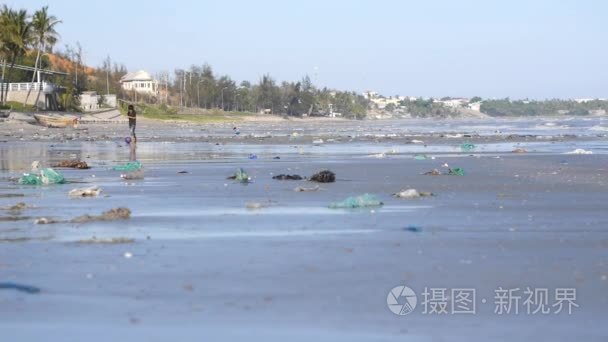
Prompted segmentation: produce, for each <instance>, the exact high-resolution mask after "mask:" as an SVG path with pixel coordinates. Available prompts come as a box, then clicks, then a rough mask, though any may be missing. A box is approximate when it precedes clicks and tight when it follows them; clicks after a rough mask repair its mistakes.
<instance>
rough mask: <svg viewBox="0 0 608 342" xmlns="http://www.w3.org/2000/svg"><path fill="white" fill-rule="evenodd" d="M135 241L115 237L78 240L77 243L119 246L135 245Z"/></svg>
mask: <svg viewBox="0 0 608 342" xmlns="http://www.w3.org/2000/svg"><path fill="white" fill-rule="evenodd" d="M133 242H135V239H131V238H126V237H114V238H108V239H101V238H97V237H95V236H93V237H92V238H90V239H83V240H78V241H76V243H80V244H107V245H118V244H123V243H133Z"/></svg>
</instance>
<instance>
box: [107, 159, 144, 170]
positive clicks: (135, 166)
mask: <svg viewBox="0 0 608 342" xmlns="http://www.w3.org/2000/svg"><path fill="white" fill-rule="evenodd" d="M141 166H142V165H141V163H140V162H138V161H134V162H128V163H126V164H123V165H118V166H114V167H113V168H112V170H114V171H127V172H130V171H136V170H139V169H141Z"/></svg>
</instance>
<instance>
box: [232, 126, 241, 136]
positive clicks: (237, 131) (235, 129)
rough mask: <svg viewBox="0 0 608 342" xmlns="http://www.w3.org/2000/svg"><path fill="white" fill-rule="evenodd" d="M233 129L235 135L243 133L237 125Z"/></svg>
mask: <svg viewBox="0 0 608 342" xmlns="http://www.w3.org/2000/svg"><path fill="white" fill-rule="evenodd" d="M232 131H233V132H234V135H239V134H241V132H240V131H239V129H238V128H237V127H236V126H235V127H232Z"/></svg>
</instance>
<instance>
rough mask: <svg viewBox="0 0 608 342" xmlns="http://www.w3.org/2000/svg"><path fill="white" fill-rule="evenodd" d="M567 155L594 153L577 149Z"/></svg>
mask: <svg viewBox="0 0 608 342" xmlns="http://www.w3.org/2000/svg"><path fill="white" fill-rule="evenodd" d="M566 154H593V151H586V150H584V149H582V148H577V149H576V150H574V151H571V152H566Z"/></svg>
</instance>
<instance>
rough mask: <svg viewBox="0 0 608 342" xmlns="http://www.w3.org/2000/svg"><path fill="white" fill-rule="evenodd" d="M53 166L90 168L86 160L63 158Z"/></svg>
mask: <svg viewBox="0 0 608 342" xmlns="http://www.w3.org/2000/svg"><path fill="white" fill-rule="evenodd" d="M53 167H67V168H72V169H82V170H84V169H89V165H87V163H86V162H84V161H80V160H62V161H60V162H59V163H57V164H55V166H53Z"/></svg>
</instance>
